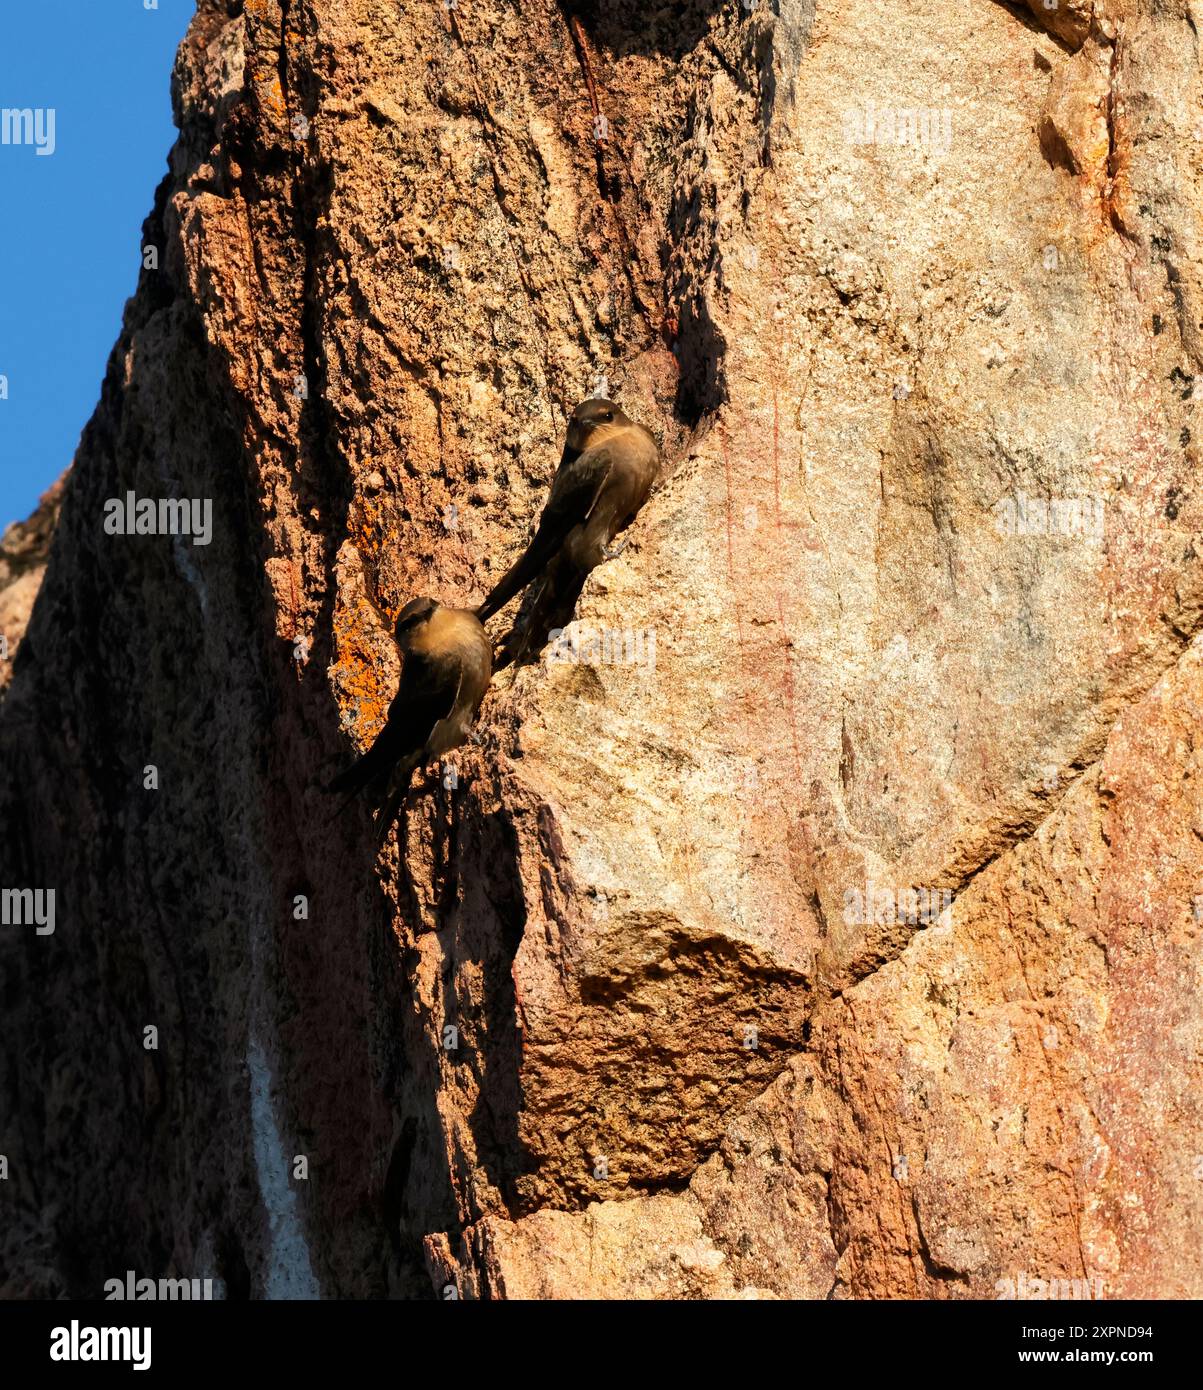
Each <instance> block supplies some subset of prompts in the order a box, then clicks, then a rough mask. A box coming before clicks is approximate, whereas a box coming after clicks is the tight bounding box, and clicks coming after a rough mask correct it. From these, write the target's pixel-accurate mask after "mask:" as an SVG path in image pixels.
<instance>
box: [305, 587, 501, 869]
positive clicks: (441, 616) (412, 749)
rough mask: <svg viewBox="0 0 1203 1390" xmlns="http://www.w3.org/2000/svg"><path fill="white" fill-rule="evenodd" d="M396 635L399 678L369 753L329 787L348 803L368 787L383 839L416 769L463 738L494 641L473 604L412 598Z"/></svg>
mask: <svg viewBox="0 0 1203 1390" xmlns="http://www.w3.org/2000/svg"><path fill="white" fill-rule="evenodd" d="M395 636H396V641H397V646H398V647H399V648H400V649H401V653H402V657H403V664H402V667H401V682H400V684H399V685H398V687H397V693H396V695H395V696H394V697H393V702H392V704H391V705H390V706H389V711H388V718H387V719H386V720H385V721H384V728H382V729H381V730H380V732H379V734H377V735H376V740H375V742H374V743H373V744H372V746H371V747H370V748H369V749H368V751H367V752H366V753H364V755H363V756H362V757H361V758H360V759H359V760H358V761H357V762H355V763H354V764H353V765H352V766H351V767H349V768H347V770H346V771H345V772H342V773H340V774H339V775H338V776H337V777H335V778H334V780H333V781H332V782H331V783H330V784H329V786H328V787H327V788H326V790H327V791H331V792H347V793H348V796H347V801H348V802H349V801H350V800H351V798H352V797H354V796H355V795H357V794H358V793H359V792H361V791H364V790H365V789H367V790H370V791H371V793H372V797H373V799H374V800H375V801H376V802H377V803H378V805H379V807H380V817H379V820H378V821H377V824H376V829H377V841H378V843H380V844H383V843H384V839H385V837H386V836H387V835H388V832H389V827H390V826H391V825H392V823H393V821H395V820H396V818H397V813H398V812H399V811H400V809H401V803H402V802H403V801H404V800H405V794H406V792H408V790H409V784H410V781H411V779H412V777H413V774H414V771H415V769H416V768H418V767H423V766H425V765H426V764H427V763H432V762H434V761H436V759H438V758H440V757H442V755H443V754H444V753H448V752H450V751H451V749H453V748H458V747H459V746H460V744H462V743H463V742H464V741H465V740H466V739H467V737H468V735H469V733H470V731H471V727H472V721H473V719H475V717H476V711H477V710H478V709H479V708H480V702H481V701H482V700H483V699H484V695H485V691H486V690H487V689H488V687H489V681H490V680H491V679H492V676H493V651H492V647H491V646H490V644H489V639H488V637H487V636H486V634H485V630H484V628H483V627H482V626H481V624H480V620H479V619H478V618H477V616H476V614H475V613H474V612H473V611H472V610H471V609H468V608H444V607H443V606H442V604H440V603H436V602H435V601H434V599H431V598H415V599H411V600H410V601H409V602H408V603H407V604H406V605H405V607H404V608H402V610H401V611H400V613H398V614H397V623H396V628H395ZM344 804H345V803H344Z"/></svg>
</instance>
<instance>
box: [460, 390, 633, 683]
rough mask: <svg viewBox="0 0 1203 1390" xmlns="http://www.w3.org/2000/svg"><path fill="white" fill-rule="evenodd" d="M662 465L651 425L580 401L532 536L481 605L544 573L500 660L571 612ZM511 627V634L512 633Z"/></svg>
mask: <svg viewBox="0 0 1203 1390" xmlns="http://www.w3.org/2000/svg"><path fill="white" fill-rule="evenodd" d="M659 468H660V450H659V448H658V446H657V444H656V441H655V439H653V438H652V435H651V432H650V431H649V430H646V429H644V427H643V426H642V425H637V424H636V423H635V422H634V421H633V420H631V419H628V417H627V416H626V415H624V414H623V413H622V411H621V410H619V408H618V407H617V406H616V405H615V404H614V402H613V401H607V400H604V399H602V398H600V397H594V398H592V399H590V400H587V401H582V402H581V403H580V405H578V406H577V408H576V409H575V410H574V411H573V412H572V418H571V419H570V420H569V422H568V437H567V439H566V440H565V442H564V453H563V455H562V457H561V459H560V466H559V468H557V469H556V475H555V478H554V479H553V480H552V484H551V492H550V494H549V495H548V498H547V504H546V506H545V507H544V508H543V515H542V516H541V517H540V518H539V526H538V529H537V530H536V532H535V535H534V539H533V540H532V541H531V543H530V545H528V546H527V548H526V551H525V553H524V554H523V555H522V556H521V557H520V558H519V559H518V561H517V562H516V563H515V564H514V565H512V566H511V567H510V569H509V570H507V571H506V573H505V574H504V575H503V576H502V578H501V579H500V581H499V582H498V583H497V585H496V587H495V588H494V589H493V591H492V593H491V594H489V596H488V598H486V599H485V601H484V603H482V604H481V606H480V607H479V608H478V609H477V610H476V612H477V616H478V617H479V618H480V620H481V622H482V623H483V622H487V621H488V620H489V619H490V618H491V617H492V616H493V614H494V613H496V612H498V611H499V610H500V609H501V608H503V607H504V606H505V605H506V604H507V603H508V602H509V601H510V599H512V598H513V597H514V595H515V594H517V593H518V592H519V590H521V589H524V588H526V586H527V585H528V584H530V583H531V582H532V580H534V579H536V578H538V577H540V576H541V577H542V584H541V586H540V589H539V592H538V593H537V595H536V598H535V601H534V605H533V608H532V611H531V615H530V617H529V619H528V621H527V623H526V629H525V632H524V634H523V635H522V637H521V638H519V639H518V640H517V641H516V642H515V641H513V640H511V641H510V642H509V643H507V648H506V650H505V651H504V653H503V658H502V659H501V660H500V661H499V665H505V664H506V661H507V660H509V659H511V658H512V657H513V656H514V655H521V654H522V652H524V651H525V650H526V649H527V648H528V647H529V646H530V642H531V640H532V639H539V641H540V645H541V643H542V641H544V640H546V633H547V627H548V626H549V625H554V621H555V620H556V619H560V620H563V619H565V618H567V617H568V616H569V615H570V614H571V612H572V609H573V608H574V607H575V605H576V600H577V598H578V597H579V596H580V592H581V587H582V586H583V584H584V582H585V579H586V577H587V575H588V574H589V571H590V570H592V569H594V568H595V567H596V566H597V565H599V564H601V562H602V560H604V559H606V558H608V557H609V556H610V554H611V553H612V552H611V550H610V545H611V542H612V541H613V540H614V537H615V536H616V535H617V534H618V533H619V532H620V531H622V530H624V529H625V528H626V527H627V526H629V525H630V524H631V522H632V521H633V520H634V519H635V515H636V513H637V512H638V511H639V508H640V507H642V506H643V504H644V502H645V501H646V500H647V495H648V493H649V492H650V491H651V487H652V483H653V482H654V481H655V479H656V474H657V472H658V471H659ZM512 638H513V634H511V639H512Z"/></svg>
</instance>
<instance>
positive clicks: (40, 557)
mask: <svg viewBox="0 0 1203 1390" xmlns="http://www.w3.org/2000/svg"><path fill="white" fill-rule="evenodd" d="M63 488H64V482H63V479H61V478H60V479H59V481H58V482H57V483H54V484H53V485H52V486H51V487H50V488H48V489H47V490H46V492H45V493H44V494H43V496H42V497H41V498H40V499H39V500H38V507H37V510H36V511H35V512H34V514H33V515H32V516H31V517H30V518H29V520H28V521H14V522H13V523H12V525H11V526H9V527H8V528H7V529H6V530H5V532H4V535H3V537H0V637H3V639H4V644H3V649H2V655H0V692H2V691H4V690H6V689H7V688H8V683H9V681H11V680H12V662H13V658H14V657H15V656H16V654H17V648H18V647H19V646H20V645H21V638H22V637H24V636H25V629H26V628H27V627H28V626H29V614H30V612H31V610H32V609H33V601H34V599H35V598H37V596H38V590H39V589H40V588H41V585H42V576H43V575H44V574H45V573H46V558H47V556H48V555H49V553H50V541H51V538H52V537H53V535H54V528H55V526H56V525H57V524H58V514H59V508H60V507H61V506H62V501H63Z"/></svg>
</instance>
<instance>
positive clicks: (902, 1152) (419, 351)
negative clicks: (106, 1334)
mask: <svg viewBox="0 0 1203 1390" xmlns="http://www.w3.org/2000/svg"><path fill="white" fill-rule="evenodd" d="M1029 11H1030V13H1029ZM969 17H971V19H972V23H967V22H966V19H967V18H969ZM1200 18H1201V16H1200V15H1199V14H1198V12H1197V8H1196V7H1195V6H1194V5H1193V4H1192V3H1190V0H1186V3H1181V4H1172V5H1162V4H1158V5H1154V4H1152V3H1149V0H1116V3H1110V0H1109V3H1107V4H1106V5H1097V4H1096V5H1095V6H1094V8H1093V10H1091V8H1090V7H1089V6H1088V5H1086V4H1078V3H1076V0H1075V3H1070V4H1063V5H1061V6H1060V7H1056V6H1054V7H1053V8H1052V9H1051V10H1050V9H1046V8H1045V7H1044V5H1043V4H1042V3H1040V4H1038V3H1035V2H1034V0H1029V4H1028V6H1027V7H1026V8H1024V7H1022V6H1019V7H1005V6H1002V5H998V4H994V3H991V2H990V0H975V3H973V4H971V5H970V6H969V7H968V8H966V7H963V6H961V7H957V6H951V7H950V6H930V5H922V4H918V3H910V2H909V0H881V3H876V4H872V5H870V4H858V5H846V6H835V7H832V6H828V7H817V8H816V7H815V6H814V5H813V4H808V3H802V2H801V0H779V3H777V4H775V5H773V6H770V5H768V4H767V3H765V0H755V3H749V0H741V3H740V4H730V5H723V6H719V5H711V4H705V3H684V4H676V5H658V4H653V5H651V6H650V7H649V6H648V5H646V4H643V3H635V0H615V3H612V4H606V5H584V4H582V5H576V4H565V5H561V6H557V5H553V4H549V3H542V2H541V0H530V3H527V4H524V5H523V6H521V7H513V6H510V5H504V4H501V3H497V2H496V0H483V3H481V4H473V5H471V6H468V5H458V6H454V7H451V8H446V7H444V6H440V5H436V4H431V5H424V6H412V7H406V8H405V10H404V12H403V13H402V12H401V11H399V10H398V8H397V7H396V6H390V5H380V4H377V3H373V0H246V3H245V4H238V3H232V4H227V3H225V0H221V3H218V0H201V3H200V4H199V7H198V14H197V16H196V19H195V21H194V22H193V25H192V28H191V30H190V33H189V35H188V37H187V39H186V40H185V42H184V45H183V47H182V49H181V51H180V55H179V59H178V62H177V67H176V73H175V81H174V92H175V101H176V108H177V120H178V124H179V127H180V137H179V141H178V143H177V145H176V148H175V150H174V152H173V154H172V159H171V173H170V176H169V177H168V178H167V179H166V180H165V182H164V183H163V185H162V186H161V188H160V190H159V193H158V196H157V198H156V201H155V207H154V211H153V213H152V214H151V216H150V218H149V220H148V222H147V224H146V227H145V229H144V236H143V241H144V244H154V245H155V246H157V247H158V248H159V249H160V268H159V269H158V270H154V271H152V270H148V271H146V272H144V275H143V280H142V284H141V286H140V288H139V291H138V294H137V296H136V297H135V299H134V300H133V301H131V304H130V307H129V310H128V312H127V316H126V322H125V327H124V331H123V334H122V337H121V339H120V341H119V343H118V345H117V347H116V349H115V351H114V354H113V358H112V361H111V363H110V367H109V371H108V375H107V378H106V381H105V385H104V391H103V395H102V399H101V402H100V404H99V406H98V409H97V412H96V415H95V417H94V418H93V420H92V422H91V424H90V426H89V427H88V429H87V431H86V432H85V436H84V439H83V441H82V444H81V448H80V451H79V454H78V455H77V458H76V461H75V465H74V468H73V470H72V473H71V475H70V477H69V479H68V481H67V483H66V489H65V495H64V500H63V505H62V514H61V519H60V520H59V523H58V526H57V530H56V532H55V537H54V542H53V549H52V553H51V557H50V563H49V567H48V569H47V572H46V575H45V579H44V582H43V584H42V588H41V593H40V595H39V597H38V601H37V605H36V608H35V610H34V613H33V616H32V619H31V620H30V623H29V628H28V633H27V634H26V637H25V639H24V641H23V642H22V644H21V647H20V651H19V652H18V654H17V658H16V661H15V675H14V679H13V681H12V684H11V687H10V689H9V690H8V692H7V694H6V696H5V698H4V702H3V705H2V706H0V754H2V756H3V761H4V765H5V767H6V768H7V769H9V777H8V779H7V780H6V784H5V787H4V790H3V794H2V800H0V825H2V836H3V838H2V841H0V843H3V845H4V878H3V883H4V885H6V886H7V885H19V886H22V887H31V888H34V889H53V890H54V892H55V895H56V896H55V900H54V901H55V930H54V932H53V934H42V935H39V934H37V932H36V931H35V930H34V928H33V927H32V926H30V925H6V926H5V927H4V928H3V933H4V935H3V937H0V972H2V974H0V978H2V983H3V998H4V1001H5V1007H4V1013H3V1019H4V1022H3V1034H4V1046H3V1048H2V1049H0V1152H3V1153H4V1154H5V1156H6V1157H7V1160H8V1179H7V1181H6V1182H4V1183H3V1184H0V1198H2V1199H3V1202H4V1213H5V1216H4V1222H3V1226H2V1227H0V1288H2V1289H3V1291H4V1292H5V1293H7V1294H8V1295H10V1296H21V1295H45V1294H51V1293H62V1292H66V1293H71V1294H74V1295H77V1296H84V1297H92V1296H99V1295H100V1292H101V1289H102V1286H103V1281H104V1280H105V1279H107V1278H111V1277H114V1276H121V1275H123V1274H124V1271H125V1270H126V1269H127V1268H133V1269H135V1270H136V1271H138V1273H139V1274H144V1275H148V1276H152V1277H155V1276H159V1275H163V1274H180V1275H188V1276H192V1277H201V1278H203V1277H215V1278H218V1279H220V1280H221V1281H222V1283H223V1286H224V1288H225V1291H226V1293H227V1294H228V1295H229V1296H231V1297H239V1296H252V1297H308V1296H324V1297H380V1296H400V1297H423V1296H424V1297H430V1296H441V1297H449V1296H452V1295H453V1294H457V1295H458V1296H460V1297H498V1298H500V1297H509V1298H523V1297H554V1298H574V1297H635V1298H672V1297H684V1298H712V1297H723V1298H727V1297H760V1298H772V1297H777V1298H823V1297H827V1296H832V1295H834V1296H838V1297H852V1298H880V1297H903V1298H905V1297H925V1298H928V1297H938V1298H964V1297H972V1298H980V1297H988V1298H993V1297H1000V1296H1002V1297H1006V1296H1013V1295H1014V1294H1016V1293H1017V1292H1018V1294H1019V1296H1025V1293H1030V1291H1031V1290H1033V1289H1037V1290H1044V1291H1048V1290H1049V1289H1050V1288H1051V1290H1052V1291H1053V1292H1055V1293H1063V1292H1064V1291H1065V1290H1072V1291H1073V1292H1074V1293H1075V1294H1077V1295H1078V1296H1086V1297H1097V1296H1102V1297H1117V1296H1123V1297H1162V1296H1166V1297H1168V1296H1177V1297H1183V1296H1185V1297H1200V1296H1203V1250H1201V1248H1200V1245H1199V1242H1198V1240H1197V1236H1196V1233H1197V1231H1198V1230H1199V1228H1200V1223H1201V1222H1203V1158H1201V1157H1200V1155H1203V1113H1201V1103H1200V1100H1199V1096H1200V1094H1201V1092H1200V1086H1199V1082H1200V1058H1201V1057H1203V1004H1201V1003H1200V990H1199V985H1200V979H1201V976H1200V968H1201V950H1203V946H1201V941H1200V919H1203V813H1201V812H1200V797H1199V784H1200V778H1201V776H1203V767H1201V765H1200V758H1201V756H1203V755H1201V736H1200V732H1199V730H1200V714H1201V712H1203V643H1201V641H1200V639H1199V638H1198V636H1197V634H1198V633H1199V632H1200V629H1201V628H1203V569H1201V566H1200V557H1199V548H1200V530H1201V528H1203V506H1201V502H1200V497H1199V493H1198V486H1197V482H1196V477H1197V473H1198V464H1199V459H1198V453H1199V445H1198V439H1197V436H1198V430H1199V425H1198V421H1197V419H1196V414H1197V406H1198V401H1199V399H1203V386H1200V385H1198V382H1199V381H1200V380H1203V378H1200V373H1201V372H1203V339H1201V337H1200V334H1201V331H1203V278H1201V277H1203V259H1201V255H1200V246H1199V234H1198V213H1199V208H1200V193H1199V177H1200V167H1201V159H1203V155H1201V151H1203V144H1201V143H1200V140H1201V136H1203V132H1201V131H1200V129H1199V128H1198V111H1199V109H1200V105H1199V103H1200V97H1201V95H1203V92H1201V81H1200V70H1199V59H1198V46H1197V41H1196V37H1195V34H1196V30H1197V28H1198V22H1199V19H1200ZM599 387H600V388H603V389H605V390H606V391H608V393H609V394H612V395H613V396H615V398H616V399H618V400H619V401H620V403H621V404H622V405H623V407H624V409H626V410H627V412H628V413H629V414H631V415H632V416H634V417H635V418H636V419H640V420H642V421H644V422H646V423H647V424H648V425H649V426H651V427H652V428H653V430H654V431H655V432H656V433H657V435H658V436H659V437H661V439H662V441H663V447H664V454H665V459H666V466H665V471H664V476H663V478H662V479H661V482H660V485H659V487H658V489H657V491H656V492H655V493H654V495H653V497H652V499H651V501H650V502H649V503H648V505H647V506H646V507H645V509H644V511H643V513H642V514H641V516H640V517H639V519H638V521H637V523H636V525H635V526H634V527H633V528H632V531H631V532H630V533H629V534H630V536H631V540H630V543H629V545H628V546H627V547H626V549H625V550H624V551H623V552H622V553H621V554H620V555H619V556H618V557H617V558H615V559H613V560H611V561H609V562H607V563H606V564H604V565H603V566H602V567H601V568H600V569H598V570H597V571H596V572H595V573H594V575H593V576H592V577H591V579H590V581H589V583H588V585H587V586H586V589H585V592H584V594H583V596H582V598H581V601H580V603H579V605H578V608H577V621H576V623H575V624H574V626H573V628H572V629H570V634H572V633H575V635H576V638H577V654H578V659H576V660H560V661H551V660H544V661H543V662H542V663H540V664H537V665H529V666H525V667H521V668H519V669H518V670H516V671H515V670H512V669H511V670H507V671H506V672H505V673H503V674H502V676H501V677H499V678H498V680H497V681H496V683H495V685H494V687H493V689H492V691H491V692H490V694H489V695H488V696H487V698H486V701H485V705H484V708H483V711H482V717H481V724H480V729H481V738H480V743H479V745H469V746H468V748H467V749H466V750H464V751H462V752H461V754H460V755H459V756H458V757H457V758H456V759H455V760H453V761H452V762H450V763H449V764H447V765H445V766H444V767H442V768H440V769H438V770H437V771H436V770H435V769H431V770H430V773H429V775H428V777H427V779H426V782H425V783H424V785H423V788H422V791H421V794H420V795H418V796H417V797H415V799H414V801H413V803H412V805H411V808H410V811H409V815H408V818H407V821H406V822H405V823H404V825H403V826H402V827H401V829H400V832H399V836H398V839H397V840H395V841H391V842H390V844H389V846H388V847H387V848H386V850H385V851H384V852H383V854H382V855H381V856H380V857H379V859H377V857H376V856H375V854H374V852H373V850H372V848H371V845H372V840H373V837H372V833H371V823H370V820H369V817H368V815H367V813H366V812H365V811H363V810H361V809H359V808H356V809H354V810H352V811H351V812H349V813H348V814H347V815H346V816H345V817H343V818H341V819H338V820H332V819H331V810H332V807H331V804H330V799H329V798H328V797H326V796H325V795H324V794H323V792H322V791H321V786H322V784H323V783H324V782H325V781H326V780H328V778H329V777H330V776H331V775H332V774H333V773H334V772H335V770H336V769H337V768H339V767H341V766H343V765H345V763H346V761H347V760H348V759H349V758H350V757H351V756H352V755H353V752H354V750H355V749H356V748H357V747H360V746H362V745H363V744H364V743H365V742H366V741H367V740H369V739H370V738H371V737H372V735H373V734H374V732H375V730H376V728H377V727H378V726H379V724H380V722H381V720H382V719H383V715H384V710H385V708H386V706H387V703H388V700H389V698H390V696H391V694H392V690H393V687H394V683H395V680H396V675H397V660H396V655H395V652H394V651H393V649H392V643H391V640H390V638H389V634H388V633H387V631H386V630H385V629H384V628H383V627H382V626H381V623H380V620H379V618H378V617H377V615H376V613H375V611H374V610H373V608H372V606H371V604H370V603H369V602H368V600H367V597H366V593H365V576H367V575H368V574H369V573H371V574H375V575H377V576H378V583H379V589H380V594H381V597H382V599H383V601H384V602H385V603H386V604H387V605H388V606H389V607H390V608H392V609H395V608H397V607H399V606H400V604H401V603H402V602H404V600H405V599H406V598H408V597H410V596H411V595H413V594H416V593H422V592H429V593H431V594H435V595H437V596H438V597H439V598H440V599H442V600H443V601H445V602H453V603H461V604H468V603H475V602H478V601H479V599H480V598H481V597H482V596H483V594H484V592H485V591H486V590H487V588H488V587H489V585H490V584H491V583H492V582H493V581H495V580H496V578H497V577H498V576H499V575H500V574H501V573H502V571H503V570H504V568H505V566H506V565H507V563H509V562H510V561H511V560H512V559H513V557H514V556H515V555H516V554H517V553H518V551H519V549H520V547H521V545H522V544H523V543H524V541H525V539H526V537H527V534H528V531H529V527H530V526H531V525H532V524H533V522H534V519H535V518H536V517H537V514H538V509H539V506H540V504H541V500H542V498H543V496H544V494H545V491H546V488H547V485H548V482H549V479H550V476H551V473H552V471H553V468H554V464H555V460H556V459H557V458H558V456H559V448H560V443H561V439H562V433H563V429H564V423H565V416H566V412H567V411H569V410H570V409H571V407H572V405H573V404H574V403H575V401H576V400H577V399H579V398H580V397H582V396H584V395H586V394H588V393H589V392H590V391H591V390H594V389H597V388H599ZM128 492H133V493H135V494H136V496H137V497H139V498H143V497H148V498H164V497H170V498H195V499H198V500H204V499H207V500H209V501H210V502H211V505H212V534H211V539H210V542H209V543H208V544H205V545H198V544H195V543H194V541H195V540H197V539H200V538H199V537H189V536H186V535H133V536H128V535H127V536H122V535H112V534H108V533H106V531H105V529H104V516H105V503H106V501H107V500H109V499H113V498H124V497H125V496H126V494H127V493H128ZM616 656H617V657H619V658H621V659H618V660H616V659H614V658H615V657H616ZM147 1029H154V1030H157V1032H156V1033H155V1034H153V1035H152V1034H148V1033H147V1032H146V1030H147ZM152 1043H157V1046H152V1045H150V1044H152ZM1052 1281H1058V1282H1057V1283H1053V1282H1052Z"/></svg>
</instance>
